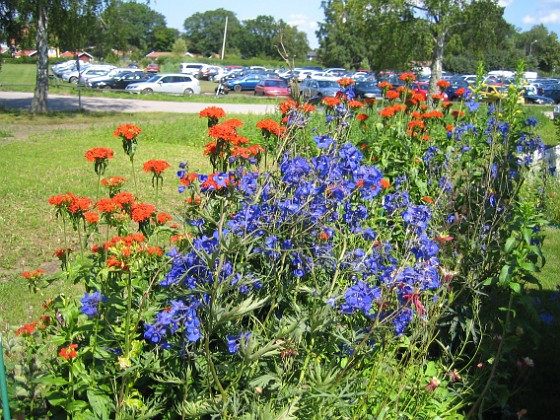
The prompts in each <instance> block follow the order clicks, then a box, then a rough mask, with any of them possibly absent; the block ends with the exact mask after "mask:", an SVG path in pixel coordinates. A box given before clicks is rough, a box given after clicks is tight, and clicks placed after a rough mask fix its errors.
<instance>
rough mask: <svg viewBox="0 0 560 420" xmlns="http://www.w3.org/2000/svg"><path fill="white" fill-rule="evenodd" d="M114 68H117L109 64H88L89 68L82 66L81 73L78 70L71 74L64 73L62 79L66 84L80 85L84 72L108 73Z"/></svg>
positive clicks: (70, 72)
mask: <svg viewBox="0 0 560 420" xmlns="http://www.w3.org/2000/svg"><path fill="white" fill-rule="evenodd" d="M114 68H115V66H112V65H109V64H88V65H87V66H83V67H81V66H80V71H79V72H78V69H76V70H73V71H69V72H64V73H62V75H61V76H60V77H61V78H62V80H64V81H65V82H70V83H78V80H79V78H80V75H81V74H83V72H84V71H86V70H88V72H89V71H92V70H106V71H107V73H108V72H109V71H110V70H112V69H114Z"/></svg>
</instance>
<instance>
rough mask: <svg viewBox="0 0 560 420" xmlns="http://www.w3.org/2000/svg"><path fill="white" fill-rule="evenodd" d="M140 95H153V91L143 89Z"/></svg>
mask: <svg viewBox="0 0 560 420" xmlns="http://www.w3.org/2000/svg"><path fill="white" fill-rule="evenodd" d="M142 93H143V94H144V95H151V94H152V93H154V91H153V90H152V89H150V88H146V89H144V90H143V91H142Z"/></svg>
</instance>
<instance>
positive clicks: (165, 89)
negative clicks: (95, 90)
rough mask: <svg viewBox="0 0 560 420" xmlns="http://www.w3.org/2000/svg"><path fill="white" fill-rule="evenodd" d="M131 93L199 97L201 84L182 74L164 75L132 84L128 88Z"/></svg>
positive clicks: (157, 75)
mask: <svg viewBox="0 0 560 420" xmlns="http://www.w3.org/2000/svg"><path fill="white" fill-rule="evenodd" d="M126 91H127V92H130V93H143V94H146V95H147V94H151V93H173V94H176V95H187V96H190V95H193V94H194V95H199V94H200V82H199V81H198V79H196V78H195V77H194V76H188V75H186V74H180V73H176V74H175V73H163V74H156V75H155V76H152V77H151V78H149V79H148V80H146V81H145V82H140V83H132V84H130V85H128V86H127V87H126Z"/></svg>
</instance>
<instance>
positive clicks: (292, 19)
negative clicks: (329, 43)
mask: <svg viewBox="0 0 560 420" xmlns="http://www.w3.org/2000/svg"><path fill="white" fill-rule="evenodd" d="M287 23H288V25H292V26H297V27H298V28H299V29H300V30H303V31H307V30H309V29H315V28H316V27H317V22H315V21H311V20H309V18H308V17H307V16H306V15H302V14H291V15H289V16H288V22H287Z"/></svg>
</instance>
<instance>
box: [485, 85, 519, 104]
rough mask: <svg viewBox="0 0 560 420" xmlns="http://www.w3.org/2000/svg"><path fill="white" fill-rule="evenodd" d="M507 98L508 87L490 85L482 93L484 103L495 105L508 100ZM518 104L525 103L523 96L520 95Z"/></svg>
mask: <svg viewBox="0 0 560 420" xmlns="http://www.w3.org/2000/svg"><path fill="white" fill-rule="evenodd" d="M507 96H508V87H507V86H500V85H488V86H485V87H484V88H483V89H482V90H481V91H480V98H481V100H482V101H483V102H489V103H494V102H498V101H501V100H503V99H505V98H507ZM517 103H519V104H524V103H525V98H523V95H519V99H518V101H517Z"/></svg>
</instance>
